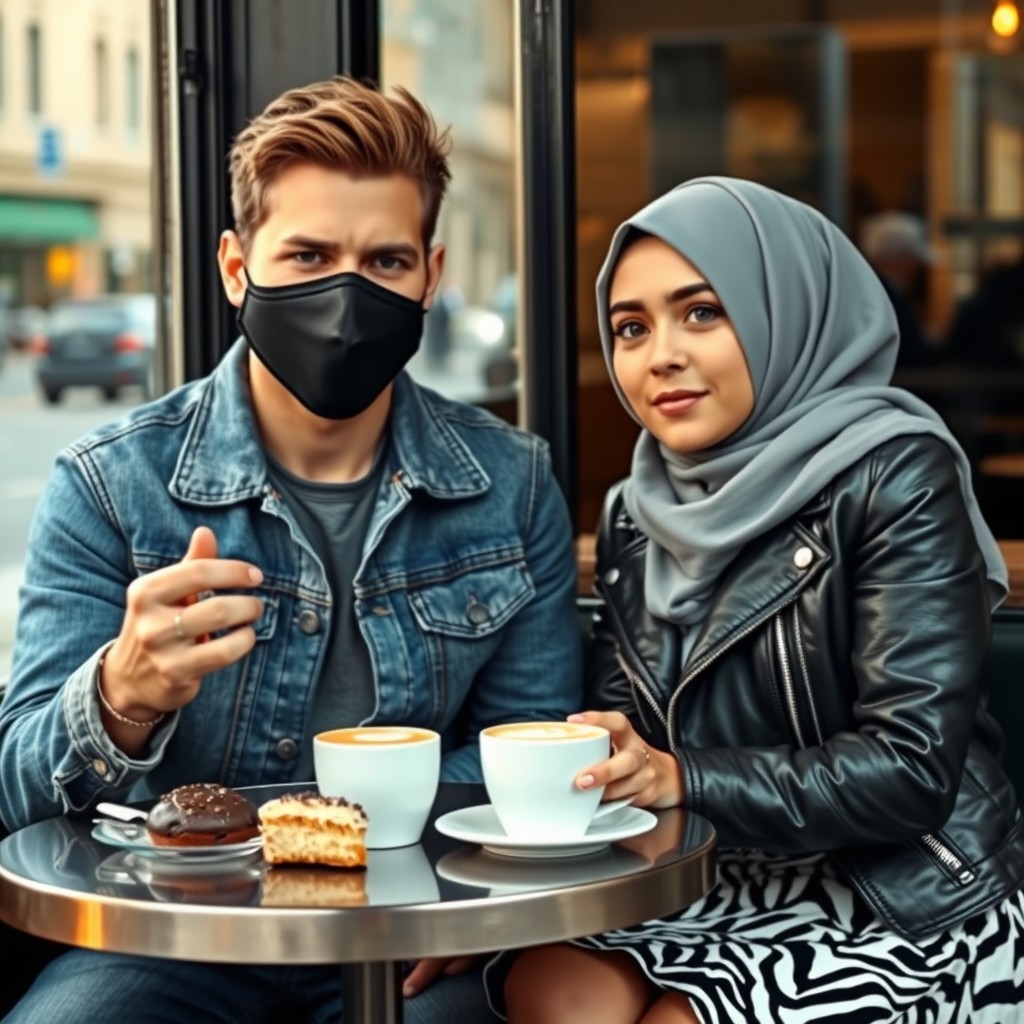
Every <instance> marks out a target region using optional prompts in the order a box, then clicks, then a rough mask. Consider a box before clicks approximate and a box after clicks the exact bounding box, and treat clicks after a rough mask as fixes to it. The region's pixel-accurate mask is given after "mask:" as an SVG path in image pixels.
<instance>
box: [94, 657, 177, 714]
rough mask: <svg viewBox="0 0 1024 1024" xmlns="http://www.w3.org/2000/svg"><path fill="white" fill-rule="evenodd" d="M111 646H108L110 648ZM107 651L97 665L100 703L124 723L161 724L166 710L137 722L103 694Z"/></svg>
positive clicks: (97, 693) (97, 687) (97, 690)
mask: <svg viewBox="0 0 1024 1024" xmlns="http://www.w3.org/2000/svg"><path fill="white" fill-rule="evenodd" d="M109 649H110V648H107V650H109ZM106 657H107V651H104V652H103V655H102V657H101V658H100V660H99V663H98V664H97V666H96V695H97V696H98V697H99V699H100V703H101V704H102V705H103V708H104V710H105V711H106V712H107V713H108V714H109V715H110V716H111V717H112V718H113V719H114V720H115V721H118V722H120V723H121V724H122V725H130V726H132V727H133V728H135V729H152V728H153V726H154V725H159V724H160V723H161V722H162V721H163V720H164V719H165V718H166V717H167V716H166V714H165V712H163V711H161V712H160V714H158V715H157V716H156V718H151V719H150V720H149V721H148V722H137V721H136V720H135V719H134V718H129V717H128V716H127V715H122V714H121V712H120V711H115V710H114V709H113V708H112V707H111V706H110V704H109V702H108V701H107V698H106V697H104V696H103V683H102V680H103V662H104V661H105V660H106Z"/></svg>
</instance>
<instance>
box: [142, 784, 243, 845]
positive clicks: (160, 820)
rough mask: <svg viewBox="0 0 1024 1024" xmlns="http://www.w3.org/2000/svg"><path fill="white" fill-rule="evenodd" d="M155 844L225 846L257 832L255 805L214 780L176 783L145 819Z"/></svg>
mask: <svg viewBox="0 0 1024 1024" xmlns="http://www.w3.org/2000/svg"><path fill="white" fill-rule="evenodd" d="M146 832H147V834H148V835H149V838H150V841H151V842H152V843H153V844H154V845H156V846H226V845H228V844H229V843H242V842H244V841H245V840H246V839H252V838H254V837H255V836H258V835H259V834H260V828H259V816H258V815H257V813H256V807H255V805H254V804H252V803H250V801H248V800H247V799H246V798H245V797H244V796H242V794H241V793H238V792H236V791H235V790H233V789H228V787H227V786H220V785H218V784H217V783H214V782H197V783H193V784H192V785H189V786H178V788H177V789H172V790H171V791H170V793H167V794H166V795H165V796H162V797H161V798H160V800H159V802H157V803H156V804H154V805H153V809H152V810H151V811H150V812H149V816H148V817H147V818H146Z"/></svg>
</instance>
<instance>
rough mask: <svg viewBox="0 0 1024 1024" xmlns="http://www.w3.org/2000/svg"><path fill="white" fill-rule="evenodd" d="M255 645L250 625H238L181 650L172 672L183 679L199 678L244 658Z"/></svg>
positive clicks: (254, 634) (254, 633)
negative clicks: (207, 640)
mask: <svg viewBox="0 0 1024 1024" xmlns="http://www.w3.org/2000/svg"><path fill="white" fill-rule="evenodd" d="M255 645H256V632H255V630H253V628H252V627H251V626H240V627H239V628H238V629H233V630H231V632H230V633H226V634H225V635H224V636H219V637H216V638H215V639H213V640H210V641H209V642H208V643H205V644H195V645H194V646H192V647H185V648H184V649H183V650H182V654H181V656H180V660H179V661H176V662H175V665H176V666H177V667H176V668H175V669H174V670H173V672H172V674H173V675H174V676H176V677H177V678H179V679H180V680H182V681H184V680H186V679H201V678H202V677H203V676H207V675H209V674H210V673H211V672H219V671H220V670H221V669H223V668H227V667H228V666H229V665H234V663H235V662H236V661H238V660H239V659H240V658H244V657H245V655H247V654H248V653H249V652H250V651H251V650H252V649H253V647H254V646H255Z"/></svg>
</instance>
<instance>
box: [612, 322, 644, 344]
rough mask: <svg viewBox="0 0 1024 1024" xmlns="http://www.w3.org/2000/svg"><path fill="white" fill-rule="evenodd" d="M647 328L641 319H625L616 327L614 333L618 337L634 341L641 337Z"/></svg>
mask: <svg viewBox="0 0 1024 1024" xmlns="http://www.w3.org/2000/svg"><path fill="white" fill-rule="evenodd" d="M645 330H646V328H645V327H644V325H643V324H642V323H640V321H639V320H624V321H623V322H622V323H621V324H619V325H618V326H617V327H615V328H614V330H613V331H612V334H614V335H615V336H616V337H617V338H625V339H626V340H627V341H634V340H635V339H637V338H639V337H641V336H642V335H643V333H644V331H645Z"/></svg>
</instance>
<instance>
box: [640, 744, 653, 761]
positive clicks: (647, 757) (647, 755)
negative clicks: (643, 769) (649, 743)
mask: <svg viewBox="0 0 1024 1024" xmlns="http://www.w3.org/2000/svg"><path fill="white" fill-rule="evenodd" d="M640 753H641V754H643V756H644V764H645V765H648V764H650V763H651V752H650V751H649V750H648V749H647V748H646V747H641V748H640Z"/></svg>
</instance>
